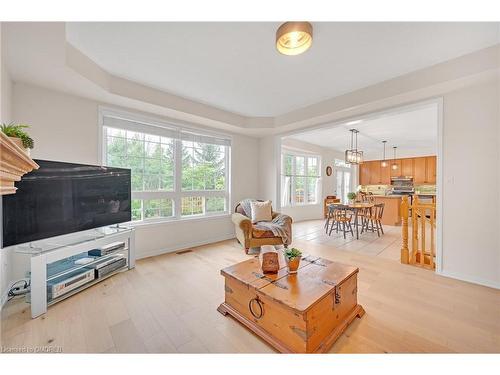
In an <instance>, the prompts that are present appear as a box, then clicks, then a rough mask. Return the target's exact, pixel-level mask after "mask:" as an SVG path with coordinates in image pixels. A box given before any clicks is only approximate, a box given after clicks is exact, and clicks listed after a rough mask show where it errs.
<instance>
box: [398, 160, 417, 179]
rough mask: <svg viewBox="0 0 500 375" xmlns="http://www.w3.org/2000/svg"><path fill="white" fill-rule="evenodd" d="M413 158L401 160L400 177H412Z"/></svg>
mask: <svg viewBox="0 0 500 375" xmlns="http://www.w3.org/2000/svg"><path fill="white" fill-rule="evenodd" d="M413 174H414V170H413V158H411V159H401V176H408V177H413Z"/></svg>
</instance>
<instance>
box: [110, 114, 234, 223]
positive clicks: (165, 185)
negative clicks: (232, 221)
mask: <svg viewBox="0 0 500 375" xmlns="http://www.w3.org/2000/svg"><path fill="white" fill-rule="evenodd" d="M101 112H102V113H101V118H102V125H103V140H104V141H103V164H105V165H109V166H113V167H123V168H130V169H131V172H132V220H133V221H148V220H165V219H179V218H183V217H196V216H203V215H216V214H221V213H227V212H228V206H229V204H228V202H229V179H228V176H229V171H228V167H229V155H230V150H231V143H230V140H229V139H225V138H221V137H216V136H210V135H203V134H197V133H194V132H192V131H191V130H188V129H183V128H179V127H175V126H171V125H168V124H162V123H158V122H156V121H148V120H146V121H144V120H142V119H138V118H135V116H133V115H128V114H119V113H115V112H111V111H107V110H103V111H101Z"/></svg>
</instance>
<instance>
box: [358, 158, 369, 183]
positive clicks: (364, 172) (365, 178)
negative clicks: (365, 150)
mask: <svg viewBox="0 0 500 375" xmlns="http://www.w3.org/2000/svg"><path fill="white" fill-rule="evenodd" d="M359 184H360V185H370V168H369V164H368V162H364V163H363V164H360V165H359Z"/></svg>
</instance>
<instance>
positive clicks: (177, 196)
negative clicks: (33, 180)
mask: <svg viewBox="0 0 500 375" xmlns="http://www.w3.org/2000/svg"><path fill="white" fill-rule="evenodd" d="M106 116H108V117H109V116H111V117H119V118H124V119H127V120H130V121H133V122H136V123H139V125H142V126H139V127H137V128H134V129H129V130H132V131H136V132H140V133H147V134H152V133H151V131H152V129H154V132H153V134H156V135H160V136H163V137H168V138H173V141H174V154H175V157H174V176H173V177H174V190H173V191H136V192H134V191H132V197H131V198H132V199H141V200H150V199H172V203H173V204H172V206H173V207H172V210H173V216H171V217H159V218H149V219H145V218H144V217H143V218H142V220H135V221H131V223H132V224H134V225H141V224H148V223H158V222H170V221H183V220H195V219H201V218H210V217H213V218H215V217H221V216H229V215H230V211H231V208H230V205H231V149H232V137H231V136H230V135H228V134H222V133H216V132H211V131H206V130H201V129H199V128H197V127H195V126H192V125H191V124H186V123H180V122H176V121H172V122H171V121H168V122H167V121H164V120H160V119H157V118H154V117H149V116H143V115H139V114H136V113H132V112H128V111H122V110H116V109H112V108H107V107H99V114H98V117H99V143H100V147H99V149H100V155H99V160H100V163H101V165H106V162H107V139H106V137H107V133H106V125H105V124H104V118H105V117H106ZM162 132H165V133H166V134H164V135H162ZM172 132H174V133H176V134H177V135H176V136H175V137H172V135H168V134H171V133H172ZM182 132H192V133H195V134H200V135H201V136H206V137H215V138H221V139H225V140H228V141H229V142H230V144H231V146H224V148H225V161H224V162H225V176H224V177H225V189H224V190H190V191H182V139H181V133H182ZM200 196H201V197H203V198H209V197H221V198H225V210H224V211H223V212H209V213H207V212H205V213H202V214H195V215H185V216H183V215H182V213H181V208H182V204H181V201H182V198H184V197H200ZM203 202H204V207H203V209H204V211H205V210H206V200H205V199H203ZM142 215H144V211H143V212H142Z"/></svg>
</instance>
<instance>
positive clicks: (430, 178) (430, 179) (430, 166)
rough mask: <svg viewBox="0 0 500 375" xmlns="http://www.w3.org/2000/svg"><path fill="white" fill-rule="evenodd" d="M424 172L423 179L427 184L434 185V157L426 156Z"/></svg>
mask: <svg viewBox="0 0 500 375" xmlns="http://www.w3.org/2000/svg"><path fill="white" fill-rule="evenodd" d="M425 159H426V170H425V178H426V180H427V181H426V183H427V184H431V185H433V184H435V183H436V157H435V156H427V157H426V158H425Z"/></svg>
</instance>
